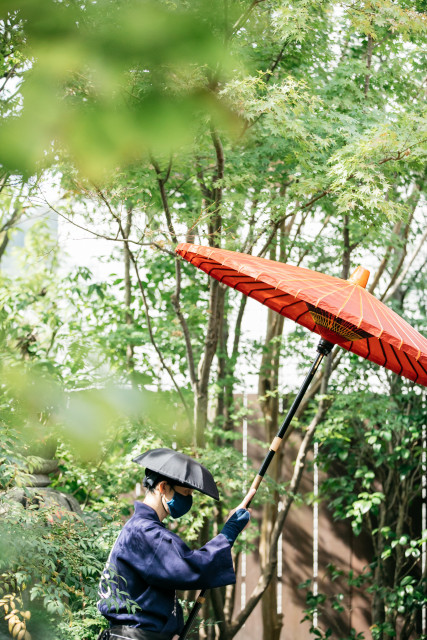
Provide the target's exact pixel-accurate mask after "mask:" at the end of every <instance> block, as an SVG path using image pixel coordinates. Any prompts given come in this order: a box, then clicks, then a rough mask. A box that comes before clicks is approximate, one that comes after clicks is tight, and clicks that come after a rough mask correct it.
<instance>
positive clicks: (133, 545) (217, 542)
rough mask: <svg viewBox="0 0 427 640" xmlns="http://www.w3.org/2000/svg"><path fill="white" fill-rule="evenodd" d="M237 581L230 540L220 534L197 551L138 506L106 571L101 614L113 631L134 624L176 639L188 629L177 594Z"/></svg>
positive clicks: (136, 504) (142, 506)
mask: <svg viewBox="0 0 427 640" xmlns="http://www.w3.org/2000/svg"><path fill="white" fill-rule="evenodd" d="M235 581H236V577H235V574H234V568H233V563H232V559H231V546H230V543H229V542H228V540H227V539H226V537H225V536H223V535H222V534H221V533H220V534H219V535H217V536H216V537H215V538H213V539H212V540H210V541H209V542H208V543H207V544H205V546H204V547H202V548H201V549H197V550H195V551H192V550H191V549H189V547H187V545H186V544H185V543H184V542H183V541H182V540H181V538H179V536H177V535H176V534H175V533H173V532H171V531H169V530H168V529H167V528H166V527H165V525H164V524H162V523H161V522H160V520H159V517H158V515H157V513H156V512H155V511H154V509H152V508H151V507H149V506H148V505H146V504H144V503H142V502H135V513H134V514H133V516H132V517H131V518H130V520H128V522H127V523H126V524H125V526H124V527H123V529H122V530H121V532H120V534H119V537H118V538H117V540H116V542H115V543H114V546H113V548H112V550H111V553H110V557H109V558H108V561H107V564H106V566H105V568H104V572H103V574H102V577H101V581H100V584H99V597H100V600H99V601H98V609H99V611H100V612H101V613H102V615H103V616H105V617H106V618H107V619H108V620H109V622H110V625H111V626H114V625H129V626H132V627H139V628H142V629H145V630H146V631H156V632H158V633H164V634H168V633H170V635H171V637H172V636H173V635H174V634H176V633H180V631H181V630H182V627H183V626H184V619H183V614H182V609H181V606H180V604H179V602H178V600H177V597H176V593H175V590H176V589H179V590H185V589H204V588H209V589H212V588H213V587H222V586H225V585H227V584H234V582H235ZM132 607H134V609H135V610H134V612H132V610H131V608H132Z"/></svg>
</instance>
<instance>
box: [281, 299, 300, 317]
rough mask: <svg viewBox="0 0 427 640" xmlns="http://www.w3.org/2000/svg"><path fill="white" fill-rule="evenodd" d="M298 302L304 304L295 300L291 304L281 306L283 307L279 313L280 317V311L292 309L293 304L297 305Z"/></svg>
mask: <svg viewBox="0 0 427 640" xmlns="http://www.w3.org/2000/svg"><path fill="white" fill-rule="evenodd" d="M300 302H304V300H295V302H291V304H285V305H283V307H282V308H281V309H280V311H279V313H280V315H282V311H284V310H285V309H289V307H293V306H294V304H299V303H300Z"/></svg>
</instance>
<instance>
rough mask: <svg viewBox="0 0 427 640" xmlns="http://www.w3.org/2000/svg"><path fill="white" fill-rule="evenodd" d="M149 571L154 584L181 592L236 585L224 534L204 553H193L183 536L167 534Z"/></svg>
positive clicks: (208, 546) (228, 545) (203, 551)
mask: <svg viewBox="0 0 427 640" xmlns="http://www.w3.org/2000/svg"><path fill="white" fill-rule="evenodd" d="M148 570H149V575H147V581H149V582H150V583H151V584H153V585H155V586H158V587H166V586H167V587H173V588H174V589H179V590H185V589H213V588H214V587H223V586H225V585H227V584H234V583H235V582H236V576H235V573H234V567H233V561H232V557H231V546H230V543H229V542H228V540H227V539H226V538H225V536H223V535H222V534H219V535H218V536H216V537H215V538H213V539H212V540H210V541H209V542H208V543H207V544H205V545H204V546H203V547H201V549H196V550H191V549H190V548H189V547H188V546H187V545H186V544H185V543H184V542H183V541H182V540H181V538H179V536H177V535H176V534H174V533H171V532H170V531H165V532H164V535H163V537H162V541H161V543H160V544H159V546H158V548H157V551H156V554H155V556H154V557H153V561H152V562H151V564H150V566H149V569H148Z"/></svg>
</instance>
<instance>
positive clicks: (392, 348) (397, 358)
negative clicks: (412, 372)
mask: <svg viewBox="0 0 427 640" xmlns="http://www.w3.org/2000/svg"><path fill="white" fill-rule="evenodd" d="M389 347H391V350H392V351H393V353H394V357H395V358H396V360H397V362H398V363H399V365H400V371H399V373H398V375H399V376H400V374H401V373H402V371H403V364H402V363H401V362H400V358H399V356H398V355H397V353H396V351H395V350H394V347H393V345H392V344H391V343H390V344H389Z"/></svg>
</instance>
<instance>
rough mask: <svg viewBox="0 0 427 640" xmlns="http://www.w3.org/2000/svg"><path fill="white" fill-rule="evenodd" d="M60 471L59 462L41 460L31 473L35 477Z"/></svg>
mask: <svg viewBox="0 0 427 640" xmlns="http://www.w3.org/2000/svg"><path fill="white" fill-rule="evenodd" d="M54 471H58V460H47V459H46V458H40V462H39V463H36V464H35V465H33V467H32V469H31V473H32V474H33V475H39V474H45V475H46V474H48V473H53V472H54Z"/></svg>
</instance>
